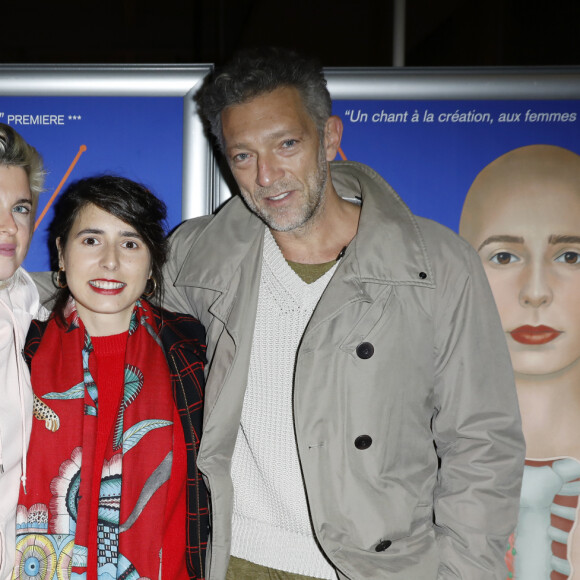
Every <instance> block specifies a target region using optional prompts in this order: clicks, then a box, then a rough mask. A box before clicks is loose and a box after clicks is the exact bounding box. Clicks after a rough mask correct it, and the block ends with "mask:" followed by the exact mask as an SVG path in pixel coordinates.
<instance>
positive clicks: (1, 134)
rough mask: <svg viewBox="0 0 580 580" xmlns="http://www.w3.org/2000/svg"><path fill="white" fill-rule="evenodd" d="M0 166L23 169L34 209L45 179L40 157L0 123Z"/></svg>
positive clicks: (32, 148)
mask: <svg viewBox="0 0 580 580" xmlns="http://www.w3.org/2000/svg"><path fill="white" fill-rule="evenodd" d="M0 165H4V166H7V167H22V169H24V171H25V172H26V175H27V176H28V183H29V185H30V193H31V194H32V201H33V205H34V207H36V204H37V203H38V196H39V195H40V193H41V192H42V190H43V188H44V179H45V177H46V171H45V170H44V164H43V162H42V157H41V156H40V154H39V153H38V151H37V150H36V149H35V148H34V147H33V146H32V145H29V144H28V143H27V142H26V141H25V140H24V139H23V138H22V137H21V136H20V135H19V134H18V133H17V132H16V131H15V130H14V129H13V128H12V127H10V126H9V125H5V124H4V123H0Z"/></svg>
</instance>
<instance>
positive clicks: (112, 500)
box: [13, 301, 186, 580]
mask: <svg viewBox="0 0 580 580" xmlns="http://www.w3.org/2000/svg"><path fill="white" fill-rule="evenodd" d="M154 324H155V322H154V319H153V316H152V315H151V312H150V310H149V306H148V304H147V303H146V302H141V301H138V302H137V304H136V306H135V309H134V311H133V315H132V318H131V322H130V327H129V333H128V339H127V347H126V352H125V363H124V385H123V389H122V395H121V396H120V400H119V403H118V407H117V408H116V411H115V412H116V418H115V420H114V422H113V425H114V426H113V429H112V430H111V432H110V433H109V434H108V441H107V443H106V452H105V459H104V462H103V465H102V476H101V481H100V493H99V498H98V519H97V518H93V521H95V519H97V521H98V530H97V534H96V537H97V545H93V546H88V545H87V544H88V542H87V540H88V538H89V536H91V537H93V538H94V537H95V534H94V531H93V533H92V534H91V531H90V530H89V529H88V527H89V526H88V522H89V520H90V517H89V516H90V512H91V501H90V499H91V498H90V496H91V486H92V488H93V489H94V488H95V485H94V484H92V482H91V476H92V474H93V471H94V468H95V467H96V466H95V465H94V463H93V465H91V463H92V462H91V458H92V457H91V453H93V454H94V447H95V438H96V433H97V421H98V416H99V390H98V385H97V383H96V382H95V380H93V377H98V375H97V374H96V371H97V369H96V360H95V359H96V356H95V355H94V352H93V346H92V343H91V338H90V336H89V335H88V333H87V332H86V330H85V328H84V326H83V323H82V321H81V320H80V318H79V317H78V315H77V313H76V310H75V309H74V303H72V302H71V308H69V312H68V315H67V318H66V326H65V327H64V328H63V327H62V325H59V324H58V323H57V322H56V320H55V319H54V318H53V319H51V320H50V322H49V323H48V325H47V327H46V331H45V333H44V336H43V338H42V341H41V343H40V346H39V347H38V351H37V352H36V355H35V356H34V358H33V359H32V368H31V377H32V385H33V390H34V394H35V417H36V419H41V420H36V419H35V421H34V424H33V429H32V435H31V440H30V446H29V451H28V465H29V475H28V481H27V484H26V488H27V489H26V491H25V490H24V489H21V492H20V498H19V505H18V512H17V538H16V543H17V546H16V550H17V552H16V563H15V567H14V574H13V579H27V580H28V579H30V578H34V579H37V580H45V579H54V580H64V579H71V580H72V579H79V580H81V579H90V578H99V580H101V579H102V580H109V579H113V578H115V579H116V578H119V579H124V580H137V579H151V580H153V579H157V578H159V577H160V570H161V559H162V554H163V553H167V552H169V553H172V554H175V553H176V551H175V546H167V545H166V544H167V541H168V540H167V538H170V539H172V540H175V539H176V538H177V539H178V541H179V543H181V540H182V541H183V551H184V547H185V537H184V535H185V532H183V533H182V532H181V531H179V532H178V533H175V531H174V532H173V533H172V531H171V530H169V529H168V527H169V525H170V523H171V522H170V521H169V519H170V516H168V514H170V513H173V512H175V511H176V510H175V505H176V504H177V503H179V500H180V498H183V497H184V495H183V493H184V489H185V487H184V486H185V479H186V469H185V467H184V466H183V462H180V461H176V462H174V461H173V450H174V446H175V445H176V442H178V443H180V444H181V445H182V446H183V447H184V446H185V443H184V442H183V432H182V430H181V427H180V423H179V416H178V414H177V411H176V409H175V405H174V402H173V397H172V391H171V384H170V380H169V372H168V367H167V363H166V360H165V355H164V353H163V350H162V348H161V346H160V344H159V343H158V340H157V335H156V330H157V329H156V328H154ZM174 425H175V429H174ZM180 439H181V441H179V440H180ZM176 464H177V465H176ZM176 482H177V483H176ZM97 487H98V484H97ZM92 505H93V506H96V505H97V502H96V498H95V500H93V502H92ZM93 509H94V508H93ZM172 523H173V524H175V519H174V520H172ZM183 528H185V525H184V524H183ZM181 536H183V538H182V537H181ZM91 551H93V554H92V555H91V554H90V552H91ZM95 551H96V552H95ZM95 553H96V558H95ZM177 553H179V549H178V550H177ZM95 560H96V572H95V571H94V570H91V567H90V566H89V568H87V562H89V564H90V563H91V561H92V562H94V561H95ZM87 573H88V574H87ZM95 574H96V575H95Z"/></svg>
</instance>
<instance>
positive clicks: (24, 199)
mask: <svg viewBox="0 0 580 580" xmlns="http://www.w3.org/2000/svg"><path fill="white" fill-rule="evenodd" d="M19 203H29V204H31V205H32V200H31V199H30V198H29V197H23V198H21V199H19V200H18V201H17V202H16V203H15V204H14V205H18V204H19Z"/></svg>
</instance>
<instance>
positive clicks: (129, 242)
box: [123, 240, 139, 250]
mask: <svg viewBox="0 0 580 580" xmlns="http://www.w3.org/2000/svg"><path fill="white" fill-rule="evenodd" d="M123 247H124V248H127V249H128V250H136V249H137V248H138V247H139V244H138V243H137V242H135V241H134V240H127V241H126V242H125V243H124V244H123Z"/></svg>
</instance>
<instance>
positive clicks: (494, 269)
mask: <svg viewBox="0 0 580 580" xmlns="http://www.w3.org/2000/svg"><path fill="white" fill-rule="evenodd" d="M485 194H486V195H485V199H483V196H481V199H480V200H479V203H478V205H477V207H476V208H472V209H474V211H476V212H477V216H476V217H475V216H471V220H470V223H469V226H467V227H465V228H463V230H462V231H461V234H462V235H463V236H464V237H466V238H467V239H468V241H470V242H471V244H472V245H473V246H474V247H475V248H476V249H477V251H478V253H479V255H480V256H481V259H482V261H483V266H484V268H485V271H486V273H487V276H488V279H489V282H490V285H491V289H492V291H493V294H494V297H495V301H496V303H497V307H498V310H499V314H500V317H501V320H502V326H503V329H504V331H505V333H506V338H507V342H508V346H509V349H510V353H511V358H512V363H513V366H514V370H515V372H516V375H517V374H521V375H535V376H545V375H553V374H556V373H560V372H565V371H566V370H567V369H568V368H570V367H572V366H574V365H577V364H578V361H579V360H580V183H572V182H570V181H568V180H566V179H559V177H558V176H557V175H553V176H546V175H537V174H536V175H534V172H533V171H532V170H531V171H530V175H529V176H528V178H522V179H521V180H520V181H519V182H517V181H516V180H515V179H514V180H512V181H511V182H510V183H506V184H505V188H502V187H499V186H495V187H494V188H488V190H486V192H485ZM462 219H463V218H462Z"/></svg>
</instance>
